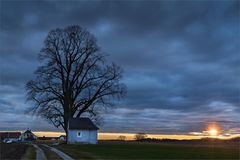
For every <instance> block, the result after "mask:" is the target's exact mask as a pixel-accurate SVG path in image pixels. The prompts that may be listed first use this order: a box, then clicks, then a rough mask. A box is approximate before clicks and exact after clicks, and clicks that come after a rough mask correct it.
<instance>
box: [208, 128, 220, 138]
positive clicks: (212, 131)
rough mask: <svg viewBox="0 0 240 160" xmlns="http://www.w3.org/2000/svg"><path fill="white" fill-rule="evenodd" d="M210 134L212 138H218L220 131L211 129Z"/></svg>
mask: <svg viewBox="0 0 240 160" xmlns="http://www.w3.org/2000/svg"><path fill="white" fill-rule="evenodd" d="M208 133H209V134H210V135H211V136H217V135H218V131H217V130H216V129H214V128H212V129H210V130H209V131H208Z"/></svg>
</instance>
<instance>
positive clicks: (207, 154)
mask: <svg viewBox="0 0 240 160" xmlns="http://www.w3.org/2000/svg"><path fill="white" fill-rule="evenodd" d="M57 148H58V149H60V150H62V151H64V152H65V153H67V154H69V155H71V156H72V157H73V158H75V159H216V160H220V159H238V160H239V159H240V153H239V144H237V143H235V144H208V143H206V144H201V145H197V144H174V143H170V144H165V143H160V144H159V143H158V144H156V143H129V142H100V143H99V144H97V145H80V144H78V145H66V144H65V145H59V146H57Z"/></svg>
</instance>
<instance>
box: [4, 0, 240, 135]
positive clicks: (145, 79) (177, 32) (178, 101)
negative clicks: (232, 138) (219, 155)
mask: <svg viewBox="0 0 240 160" xmlns="http://www.w3.org/2000/svg"><path fill="white" fill-rule="evenodd" d="M0 20H1V21H0V54H1V56H0V78H1V79H0V130H23V129H26V128H31V129H32V130H35V131H37V130H38V131H43V130H45V131H56V130H57V129H55V128H54V127H53V126H51V125H49V124H48V123H47V122H46V121H44V120H42V119H40V118H37V117H32V116H30V115H25V114H24V112H25V110H26V108H28V107H29V105H30V104H29V103H26V102H25V95H26V92H25V88H24V86H25V83H26V82H27V81H28V80H30V79H31V78H32V77H33V76H34V74H33V72H34V70H35V69H36V68H37V66H38V65H39V62H38V61H37V55H38V53H39V51H40V49H41V47H43V40H44V38H45V37H46V35H47V34H48V32H49V30H51V29H54V28H57V27H65V26H68V25H80V26H82V27H84V28H87V29H88V30H89V31H90V32H91V33H93V34H94V35H95V36H96V38H97V40H98V44H99V46H101V49H102V51H104V52H105V53H107V54H108V55H109V59H110V60H111V61H114V62H115V63H117V64H119V65H121V66H122V68H123V69H124V74H123V79H122V81H123V82H124V83H125V84H126V85H127V88H128V94H127V96H126V97H125V99H123V100H122V101H120V102H118V104H117V105H116V106H115V109H111V110H107V111H105V112H104V115H103V117H104V125H103V126H102V127H101V131H102V132H146V133H158V134H189V133H190V132H202V131H203V130H205V129H206V128H207V126H209V125H217V126H219V127H220V128H221V130H222V131H223V133H224V134H239V133H240V119H239V116H240V103H239V102H240V101H239V98H240V97H239V96H240V92H239V91H240V85H239V82H240V76H239V75H240V74H239V73H240V54H239V51H240V48H239V46H240V43H239V38H240V30H239V28H240V2H239V1H234V0H230V1H227V0H222V1H215V0H214V1H194V2H190V1H160V0H159V1H149V2H148V3H146V2H143V1H124V2H120V1H117V2H113V1H69V2H67V1H60V2H57V1H54V0H51V1H42V2H37V1H22V2H20V1H4V0H2V1H1V2H0Z"/></svg>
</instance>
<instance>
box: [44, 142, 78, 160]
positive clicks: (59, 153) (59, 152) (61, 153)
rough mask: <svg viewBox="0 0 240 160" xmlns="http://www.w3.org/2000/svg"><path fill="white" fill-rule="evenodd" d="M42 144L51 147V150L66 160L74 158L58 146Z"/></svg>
mask: <svg viewBox="0 0 240 160" xmlns="http://www.w3.org/2000/svg"><path fill="white" fill-rule="evenodd" d="M42 145H43V146H45V147H47V148H49V149H50V150H51V151H53V152H55V153H56V154H57V155H59V156H60V157H61V158H62V159H64V160H74V159H73V158H72V157H70V156H69V155H67V154H65V153H64V152H62V151H60V150H58V149H56V148H53V147H50V146H48V145H46V144H42Z"/></svg>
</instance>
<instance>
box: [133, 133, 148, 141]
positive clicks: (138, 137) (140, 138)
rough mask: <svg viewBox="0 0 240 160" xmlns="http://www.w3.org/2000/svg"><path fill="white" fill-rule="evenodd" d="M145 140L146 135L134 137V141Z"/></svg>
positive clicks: (138, 134)
mask: <svg viewBox="0 0 240 160" xmlns="http://www.w3.org/2000/svg"><path fill="white" fill-rule="evenodd" d="M145 138H147V134H145V133H137V134H136V135H135V140H137V141H140V140H144V139H145Z"/></svg>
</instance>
